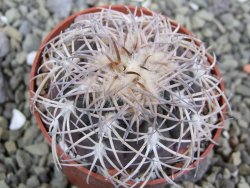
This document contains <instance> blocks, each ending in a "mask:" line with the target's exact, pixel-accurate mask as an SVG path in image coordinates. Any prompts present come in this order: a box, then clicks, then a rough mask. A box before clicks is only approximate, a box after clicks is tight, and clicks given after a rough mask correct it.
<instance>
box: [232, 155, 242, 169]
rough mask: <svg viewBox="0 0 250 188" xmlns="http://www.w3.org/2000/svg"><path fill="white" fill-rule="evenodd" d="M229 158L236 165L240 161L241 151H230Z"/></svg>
mask: <svg viewBox="0 0 250 188" xmlns="http://www.w3.org/2000/svg"><path fill="white" fill-rule="evenodd" d="M231 159H232V162H233V164H234V165H236V166H238V165H239V164H240V163H241V153H240V152H239V151H237V152H234V153H232V155H231Z"/></svg>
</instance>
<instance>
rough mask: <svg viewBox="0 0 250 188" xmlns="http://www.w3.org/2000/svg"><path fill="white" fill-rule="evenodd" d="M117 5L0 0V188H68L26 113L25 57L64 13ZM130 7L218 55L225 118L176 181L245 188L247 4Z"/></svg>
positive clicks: (249, 110) (249, 172) (190, 187)
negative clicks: (167, 22)
mask: <svg viewBox="0 0 250 188" xmlns="http://www.w3.org/2000/svg"><path fill="white" fill-rule="evenodd" d="M124 2H125V1H107V0H102V1H93V0H50V1H46V0H37V1H34V0H15V1H13V0H0V188H8V187H10V188H12V187H13V188H16V187H18V188H25V187H28V188H38V187H39V188H64V187H73V186H71V185H69V183H68V181H67V180H66V178H65V177H64V176H63V175H62V174H61V173H60V172H58V171H57V170H56V169H55V168H54V165H53V161H52V158H51V154H50V148H49V146H48V145H47V143H46V142H45V141H44V139H43V136H42V135H41V133H40V131H39V130H38V128H37V125H36V122H35V120H34V118H33V117H32V115H31V113H30V110H29V93H28V90H29V72H30V69H31V64H32V56H34V54H35V51H36V50H37V48H38V46H39V44H40V43H41V41H42V39H43V38H44V37H45V36H46V35H47V34H48V32H49V31H50V30H51V29H52V28H53V27H54V26H55V25H56V24H58V23H59V22H60V20H62V19H63V18H65V17H67V16H68V15H69V14H71V13H73V12H76V11H79V10H82V9H85V8H87V7H91V6H96V5H104V4H118V3H124ZM131 4H142V5H143V6H146V7H148V8H150V9H152V10H155V11H160V12H162V13H163V14H165V15H167V16H169V17H171V18H174V19H176V20H177V21H178V22H179V23H181V24H182V25H183V26H185V27H187V28H188V29H189V30H191V31H192V32H193V33H194V34H195V35H196V36H197V37H198V38H200V39H202V40H203V41H204V42H205V43H206V46H207V47H210V49H211V52H215V54H216V55H217V57H218V61H219V66H220V68H221V70H222V73H223V75H224V80H225V83H226V88H227V90H226V92H227V95H229V96H231V100H230V103H231V106H232V111H231V112H230V113H229V114H228V117H229V118H230V120H228V121H226V123H225V128H224V130H223V133H222V136H221V137H220V140H219V143H218V146H216V147H215V149H214V152H213V153H211V155H210V157H209V158H208V159H206V160H205V161H204V163H203V164H202V165H201V166H200V168H199V173H198V174H197V176H196V177H195V178H191V177H192V176H191V175H192V174H194V172H191V174H189V175H185V176H184V177H182V178H181V180H180V181H181V183H180V184H181V185H183V186H184V187H187V188H199V187H208V188H213V187H218V188H234V187H237V188H249V187H250V186H249V184H250V167H249V165H250V128H249V123H250V70H249V66H250V65H249V64H250V1H249V0H207V1H205V0H189V1H186V0H167V1H156V0H152V1H149V0H147V1H146V0H144V1H143V0H141V1H139V0H138V1H137V2H133V3H131ZM247 72H248V73H247ZM13 109H17V110H19V111H20V112H22V113H23V114H24V116H25V119H26V120H25V123H24V125H23V126H22V127H21V128H20V129H18V130H10V124H11V119H12V118H13V116H14V114H13ZM18 121H19V122H20V121H21V120H18ZM166 187H171V186H166Z"/></svg>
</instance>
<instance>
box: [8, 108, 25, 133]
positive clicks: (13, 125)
mask: <svg viewBox="0 0 250 188" xmlns="http://www.w3.org/2000/svg"><path fill="white" fill-rule="evenodd" d="M25 121H26V117H25V116H24V115H23V113H22V112H20V111H19V110H17V109H13V111H12V118H11V122H10V127H9V128H10V130H18V129H20V128H21V127H22V126H23V125H24V123H25Z"/></svg>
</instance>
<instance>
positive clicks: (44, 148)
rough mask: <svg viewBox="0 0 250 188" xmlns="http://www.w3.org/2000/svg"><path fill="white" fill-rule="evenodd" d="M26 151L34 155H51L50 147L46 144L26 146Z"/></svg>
mask: <svg viewBox="0 0 250 188" xmlns="http://www.w3.org/2000/svg"><path fill="white" fill-rule="evenodd" d="M24 149H25V150H26V151H28V152H29V153H30V154H32V155H46V154H48V153H49V147H48V144H46V143H39V144H33V145H29V146H26V147H25V148H24Z"/></svg>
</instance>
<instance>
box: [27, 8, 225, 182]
mask: <svg viewBox="0 0 250 188" xmlns="http://www.w3.org/2000/svg"><path fill="white" fill-rule="evenodd" d="M102 8H111V9H112V10H116V11H119V12H123V13H128V9H129V10H130V11H131V12H134V11H136V10H137V15H138V16H140V15H141V12H140V11H142V12H143V14H145V15H152V14H153V12H152V11H150V10H149V9H147V8H144V7H134V6H125V5H112V6H99V7H93V8H89V9H85V10H82V11H80V12H77V13H75V14H73V15H71V16H69V17H67V18H66V19H64V20H63V21H61V22H60V23H59V24H58V25H57V26H56V27H55V28H54V29H53V30H52V31H51V32H50V33H49V34H48V35H47V37H46V38H45V39H44V40H43V42H42V44H41V45H40V46H39V48H38V50H37V54H36V57H35V60H34V62H33V64H32V69H31V73H30V100H31V99H32V98H33V96H34V91H35V79H34V77H35V76H36V71H37V69H38V67H39V66H40V64H41V62H42V59H41V54H42V51H43V48H44V46H45V44H46V43H47V42H49V41H50V40H51V39H52V38H54V37H55V36H56V35H58V34H59V33H60V32H61V31H64V30H65V29H66V28H68V26H70V24H71V23H72V22H73V21H74V19H75V18H76V17H77V16H79V15H82V14H88V13H95V12H99V11H100V10H101V9H102ZM127 8H128V9H127ZM167 18H168V17H167ZM170 23H171V24H172V25H173V26H174V27H177V26H178V23H177V22H176V21H174V20H172V19H170ZM178 32H180V33H184V34H187V35H191V36H194V35H193V34H192V33H191V32H190V31H188V30H187V29H186V28H184V27H183V26H180V25H179V31H178ZM195 43H196V45H198V46H200V45H201V42H199V41H196V42H195ZM206 56H207V58H208V62H209V63H210V64H211V63H212V62H213V60H214V58H213V57H212V56H211V55H210V54H209V53H207V52H206ZM213 72H214V74H215V75H216V76H217V77H218V78H219V79H220V78H221V73H220V70H219V67H218V65H217V64H215V66H214V69H213ZM219 87H220V89H221V90H222V91H224V89H225V87H224V82H223V81H221V82H220V84H219ZM219 102H220V103H221V105H224V104H225V99H224V98H222V97H221V99H220V101H219ZM30 104H31V106H32V100H31V103H30ZM222 112H223V114H225V113H226V108H223V111H222ZM34 116H35V118H36V121H37V123H38V126H39V128H40V129H41V131H42V133H43V135H44V136H45V138H46V140H47V142H48V143H49V144H51V137H50V136H49V134H48V132H47V130H46V129H45V126H44V124H43V122H42V120H41V118H40V116H39V114H38V112H37V111H34ZM220 121H221V122H222V125H221V128H223V122H224V117H220ZM221 128H218V129H216V132H215V133H214V137H213V140H214V141H215V142H216V141H217V140H218V138H219V137H220V135H221V131H222V129H221ZM213 147H214V143H212V142H210V143H209V145H208V146H207V148H206V149H205V151H203V153H202V154H201V156H200V159H199V160H196V161H195V162H193V163H191V164H190V165H189V168H194V167H196V166H197V165H198V164H199V163H200V162H201V161H202V160H203V159H204V158H206V157H207V156H208V155H209V153H210V151H211V150H212V148H213ZM57 153H58V154H59V155H61V154H62V153H63V151H62V149H61V148H60V147H59V146H58V145H57ZM63 159H69V156H65V155H63ZM70 164H78V163H77V162H70ZM75 167H76V168H78V169H79V170H80V171H81V172H82V173H84V174H88V173H89V170H88V169H87V168H85V167H83V166H75ZM188 171H190V170H184V171H181V172H177V173H175V174H173V175H172V176H171V179H173V180H174V179H176V178H177V177H179V176H180V175H182V174H185V173H187V172H188ZM90 176H91V177H93V178H94V179H96V180H99V181H102V182H103V183H107V180H106V179H105V177H104V176H102V175H101V174H98V173H94V172H91V174H90ZM166 182H167V181H166V180H165V179H164V178H158V179H155V180H150V181H148V182H147V184H146V185H159V184H163V183H166ZM131 184H132V182H131Z"/></svg>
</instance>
